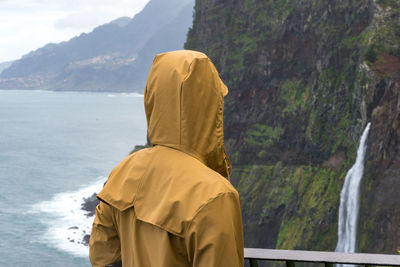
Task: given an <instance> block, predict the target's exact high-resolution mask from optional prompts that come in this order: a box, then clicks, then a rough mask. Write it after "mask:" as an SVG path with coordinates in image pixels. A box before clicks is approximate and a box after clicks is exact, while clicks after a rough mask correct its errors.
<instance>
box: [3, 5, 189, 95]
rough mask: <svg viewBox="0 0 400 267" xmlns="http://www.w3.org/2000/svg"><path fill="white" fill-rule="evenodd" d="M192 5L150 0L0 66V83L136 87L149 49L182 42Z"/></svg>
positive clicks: (138, 89)
mask: <svg viewBox="0 0 400 267" xmlns="http://www.w3.org/2000/svg"><path fill="white" fill-rule="evenodd" d="M193 5H194V0H170V1H163V0H151V1H150V2H149V3H148V4H147V5H146V6H145V8H144V9H143V10H142V11H141V12H140V13H138V14H137V15H136V16H135V17H134V18H133V19H130V18H126V17H124V18H119V19H117V20H114V21H112V22H110V23H107V24H104V25H102V26H99V27H97V28H95V29H94V30H93V31H92V32H90V33H88V34H85V33H82V34H81V35H79V36H77V37H75V38H72V39H71V40H69V41H67V42H62V43H59V44H47V45H46V46H44V47H42V48H40V49H38V50H36V51H33V52H31V53H29V54H27V55H25V56H23V57H22V58H21V59H20V60H17V61H15V62H14V63H13V64H12V65H11V66H10V67H9V68H7V69H5V70H4V71H3V72H2V73H1V75H0V88H2V89H44V90H65V91H69V90H73V91H136V92H142V91H143V89H144V84H145V80H146V76H147V74H148V71H149V68H150V65H151V62H152V59H153V57H154V55H155V54H157V53H160V52H164V51H168V50H176V49H182V48H183V43H184V41H185V39H186V33H187V31H188V29H189V27H190V26H191V24H192V10H193Z"/></svg>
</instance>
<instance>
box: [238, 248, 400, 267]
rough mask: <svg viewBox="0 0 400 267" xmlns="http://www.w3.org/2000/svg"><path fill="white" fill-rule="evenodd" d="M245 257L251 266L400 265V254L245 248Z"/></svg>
mask: <svg viewBox="0 0 400 267" xmlns="http://www.w3.org/2000/svg"><path fill="white" fill-rule="evenodd" d="M244 259H245V260H248V261H250V266H251V267H258V261H259V260H265V261H281V262H286V266H287V267H295V263H296V262H308V263H322V264H325V266H326V267H332V266H334V264H357V265H364V266H365V267H367V266H400V255H386V254H367V253H341V252H322V251H304V250H282V249H259V248H245V249H244Z"/></svg>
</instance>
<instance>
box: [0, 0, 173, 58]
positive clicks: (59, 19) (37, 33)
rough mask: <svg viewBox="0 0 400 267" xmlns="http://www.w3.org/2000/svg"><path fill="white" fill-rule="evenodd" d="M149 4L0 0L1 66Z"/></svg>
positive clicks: (140, 0)
mask: <svg viewBox="0 0 400 267" xmlns="http://www.w3.org/2000/svg"><path fill="white" fill-rule="evenodd" d="M148 1H149V0H0V63H1V62H4V61H9V60H15V59H18V58H20V57H21V56H22V55H24V54H27V53H28V52H30V51H32V50H35V49H37V48H39V47H42V46H44V45H45V44H47V43H50V42H53V43H57V42H61V41H65V40H69V39H71V38H72V37H74V36H76V35H79V34H80V33H82V32H90V31H91V30H92V29H93V28H94V27H96V26H98V25H101V24H104V23H107V22H109V21H111V20H113V19H116V18H119V17H124V16H128V17H133V15H134V14H136V13H137V12H139V11H140V10H142V9H143V7H144V6H145V4H146V3H147V2H148ZM166 1H167V0H166Z"/></svg>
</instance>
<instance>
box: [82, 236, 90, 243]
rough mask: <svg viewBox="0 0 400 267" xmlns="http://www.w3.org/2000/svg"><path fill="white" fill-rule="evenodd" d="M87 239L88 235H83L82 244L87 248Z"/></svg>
mask: <svg viewBox="0 0 400 267" xmlns="http://www.w3.org/2000/svg"><path fill="white" fill-rule="evenodd" d="M89 239H90V235H84V236H83V239H82V244H84V245H85V246H89Z"/></svg>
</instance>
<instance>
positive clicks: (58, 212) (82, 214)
mask: <svg viewBox="0 0 400 267" xmlns="http://www.w3.org/2000/svg"><path fill="white" fill-rule="evenodd" d="M105 180H106V177H99V178H98V179H97V181H96V182H95V183H93V184H91V185H88V186H86V187H83V188H81V189H79V190H77V191H73V192H64V193H59V194H56V195H54V197H53V198H52V199H51V200H49V201H43V202H40V203H37V204H35V205H33V206H32V209H31V212H32V213H35V214H39V215H40V216H41V217H42V218H43V219H42V223H43V224H44V225H45V226H46V232H45V234H44V235H43V236H42V237H40V239H41V240H40V242H43V243H46V244H48V245H50V246H53V247H56V248H57V249H60V250H62V251H65V252H68V253H70V254H72V255H74V256H77V257H88V255H89V248H88V246H87V244H85V242H84V237H85V236H86V235H89V234H90V232H91V229H92V223H93V219H94V215H92V216H87V211H85V210H82V204H83V203H84V199H86V198H89V197H91V196H93V194H94V193H98V192H99V191H100V190H101V189H102V187H103V184H104V182H105Z"/></svg>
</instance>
